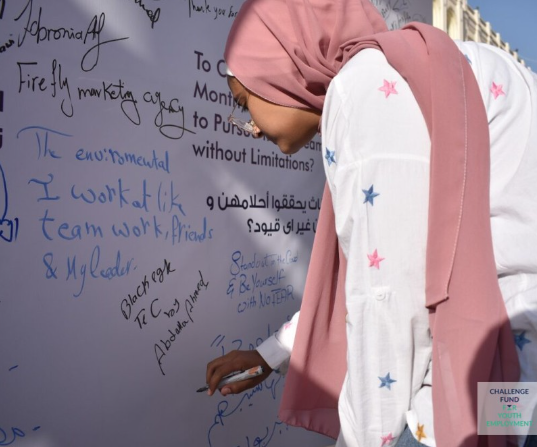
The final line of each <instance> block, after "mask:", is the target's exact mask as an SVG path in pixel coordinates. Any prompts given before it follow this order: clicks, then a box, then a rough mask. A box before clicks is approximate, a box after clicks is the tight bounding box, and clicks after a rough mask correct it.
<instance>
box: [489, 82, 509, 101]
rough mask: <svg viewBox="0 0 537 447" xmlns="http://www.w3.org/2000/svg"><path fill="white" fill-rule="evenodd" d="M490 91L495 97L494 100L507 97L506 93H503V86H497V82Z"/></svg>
mask: <svg viewBox="0 0 537 447" xmlns="http://www.w3.org/2000/svg"><path fill="white" fill-rule="evenodd" d="M490 91H491V93H492V94H493V95H494V99H498V96H501V95H503V96H505V92H504V91H503V85H501V84H496V83H495V82H493V83H492V87H491V88H490Z"/></svg>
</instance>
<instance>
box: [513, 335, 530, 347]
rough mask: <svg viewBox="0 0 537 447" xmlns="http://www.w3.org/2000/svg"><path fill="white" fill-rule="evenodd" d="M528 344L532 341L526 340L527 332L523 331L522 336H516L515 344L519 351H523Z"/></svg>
mask: <svg viewBox="0 0 537 447" xmlns="http://www.w3.org/2000/svg"><path fill="white" fill-rule="evenodd" d="M526 343H531V340H528V339H527V338H526V331H522V332H521V333H520V334H515V344H516V345H517V346H518V349H520V350H521V351H522V348H524V345H525V344H526Z"/></svg>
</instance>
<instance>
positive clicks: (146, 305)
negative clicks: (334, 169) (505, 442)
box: [0, 0, 330, 447]
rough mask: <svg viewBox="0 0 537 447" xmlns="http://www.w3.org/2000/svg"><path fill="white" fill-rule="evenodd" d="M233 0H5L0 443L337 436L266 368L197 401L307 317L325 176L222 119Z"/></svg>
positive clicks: (1, 7)
mask: <svg viewBox="0 0 537 447" xmlns="http://www.w3.org/2000/svg"><path fill="white" fill-rule="evenodd" d="M240 4H241V2H240V1H239V0H228V1H223V2H222V1H219V2H209V1H208V0H207V1H202V0H188V1H187V0H183V1H172V0H160V1H157V0H153V1H151V0H147V1H145V2H144V1H139V0H133V1H128V0H113V1H111V0H108V1H104V0H70V1H65V0H47V1H45V0H23V1H10V0H3V1H0V73H1V75H0V129H1V131H0V138H1V139H0V253H1V267H0V353H1V355H0V445H13V446H32V447H33V446H39V447H67V446H76V447H93V446H95V445H99V446H116V447H117V446H119V447H121V446H144V447H145V446H156V447H166V446H177V445H188V446H212V447H217V446H218V447H220V446H222V447H224V446H226V447H239V446H240V447H253V446H265V447H266V446H278V447H286V446H289V447H290V446H296V445H308V446H312V447H314V446H324V445H327V444H329V443H330V440H327V438H324V437H322V436H319V435H315V434H311V433H308V432H306V431H304V430H301V429H295V428H292V427H288V426H287V425H286V424H283V423H282V422H281V421H279V420H278V418H277V409H278V404H279V399H280V397H281V393H282V388H283V384H284V378H283V377H281V376H278V375H276V374H273V375H272V376H271V377H270V378H269V379H268V380H266V381H265V382H264V383H262V384H261V385H259V386H258V387H256V388H255V389H253V390H251V391H250V392H248V393H244V394H242V395H238V396H230V397H227V398H223V397H222V396H220V395H216V396H214V397H212V398H209V397H207V396H206V395H204V394H197V393H196V392H195V391H196V389H197V388H199V387H200V386H202V385H203V384H204V382H205V365H206V363H207V362H208V361H209V360H210V359H212V358H214V357H216V356H218V355H221V354H223V353H226V352H229V351H230V350H232V349H238V348H240V349H254V348H255V347H256V346H257V345H258V344H259V343H261V342H262V341H263V340H265V339H266V338H267V337H268V336H270V335H271V334H272V333H274V331H276V330H277V329H278V328H279V326H280V325H281V324H282V323H283V322H284V321H285V320H286V319H288V318H290V317H291V316H292V315H293V313H294V312H295V311H296V310H297V309H298V308H299V306H300V300H301V294H302V290H303V285H304V280H305V274H306V270H307V265H308V261H309V256H310V250H311V243H312V240H313V236H314V232H315V228H316V222H317V212H318V208H319V203H320V195H321V192H322V188H323V184H324V174H323V172H322V165H321V147H320V144H319V142H318V141H314V142H312V143H310V144H309V145H308V146H307V147H306V148H304V149H303V150H301V151H300V152H299V153H298V154H297V155H293V156H283V155H282V154H281V153H280V152H279V150H278V148H277V147H276V146H274V145H273V144H272V143H270V142H267V141H263V140H254V139H252V138H251V137H250V136H248V135H244V134H242V133H241V132H239V131H237V129H236V128H231V127H230V126H229V124H228V123H227V122H226V118H227V116H228V115H229V113H230V111H231V107H232V97H231V96H230V94H229V92H228V89H227V84H226V81H225V75H224V72H223V71H224V65H223V61H222V53H223V47H224V43H225V36H226V35H227V32H228V30H229V27H230V25H231V23H232V20H233V17H234V15H235V14H236V11H238V9H239V7H240Z"/></svg>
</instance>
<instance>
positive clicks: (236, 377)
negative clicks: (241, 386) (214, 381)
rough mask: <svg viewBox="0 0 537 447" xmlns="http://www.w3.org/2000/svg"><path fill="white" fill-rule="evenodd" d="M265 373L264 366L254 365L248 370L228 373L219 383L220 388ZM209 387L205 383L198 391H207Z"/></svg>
mask: <svg viewBox="0 0 537 447" xmlns="http://www.w3.org/2000/svg"><path fill="white" fill-rule="evenodd" d="M261 374H263V367H262V366H254V367H253V368H250V369H248V370H246V371H235V372H232V373H231V374H228V375H227V376H225V377H224V378H223V379H222V380H221V381H220V383H219V384H218V387H217V388H218V389H220V388H222V387H223V386H224V385H228V384H230V383H235V382H240V381H241V380H248V379H251V378H253V377H257V376H259V375H261ZM208 389H209V385H205V386H203V387H201V388H200V389H198V390H197V392H198V393H201V392H202V391H207V390H208Z"/></svg>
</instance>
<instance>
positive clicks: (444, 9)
mask: <svg viewBox="0 0 537 447" xmlns="http://www.w3.org/2000/svg"><path fill="white" fill-rule="evenodd" d="M433 25H434V26H436V27H438V28H440V29H443V30H444V31H446V32H447V33H448V34H449V35H450V36H451V37H452V38H453V39H459V40H473V41H475V42H484V43H488V44H490V45H494V46H496V47H499V48H502V49H503V50H505V51H507V52H509V53H511V54H512V55H513V56H514V57H515V58H516V59H517V60H518V61H520V62H521V63H522V64H524V65H526V64H525V62H524V60H522V59H521V58H520V56H519V55H518V52H517V50H516V49H512V48H511V46H510V45H509V43H507V42H504V41H503V40H502V38H501V36H500V33H499V32H497V31H494V30H493V29H492V25H491V24H490V22H487V21H485V20H484V19H483V18H482V17H481V15H480V13H479V8H472V7H471V6H470V5H469V4H468V2H467V0H433Z"/></svg>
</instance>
